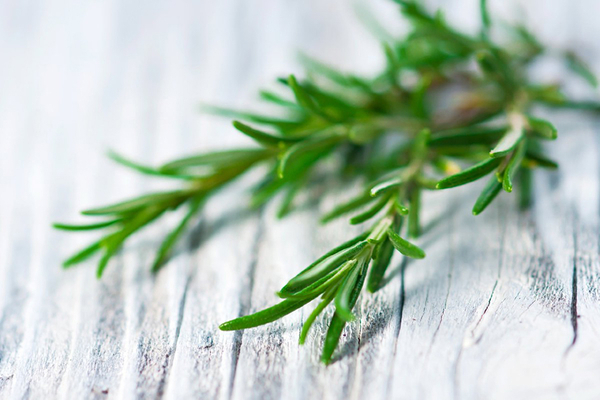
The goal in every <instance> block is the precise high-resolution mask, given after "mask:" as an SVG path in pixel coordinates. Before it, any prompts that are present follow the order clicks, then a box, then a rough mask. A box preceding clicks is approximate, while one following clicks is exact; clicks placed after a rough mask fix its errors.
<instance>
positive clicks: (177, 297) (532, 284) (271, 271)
mask: <svg viewBox="0 0 600 400" xmlns="http://www.w3.org/2000/svg"><path fill="white" fill-rule="evenodd" d="M431 3H432V4H443V5H444V7H445V8H447V9H448V10H449V11H448V15H449V19H450V20H452V19H457V20H458V21H460V23H461V24H463V25H464V26H465V28H466V29H475V28H476V19H475V16H476V3H477V1H474V0H473V1H468V0H454V1H447V2H441V1H440V2H431ZM490 3H492V7H493V8H494V9H495V10H496V11H497V12H498V13H499V14H500V15H504V16H506V18H513V19H514V18H515V15H516V14H518V15H519V18H520V17H521V16H528V17H529V18H530V20H531V21H532V24H533V25H534V27H535V29H536V31H537V32H539V33H540V35H541V36H542V37H543V38H544V39H547V40H549V41H550V42H551V43H553V44H554V45H555V46H557V47H559V48H566V47H572V46H576V47H577V48H580V49H582V50H583V51H584V52H586V53H585V54H586V55H588V56H589V57H588V59H591V60H598V58H597V57H596V55H597V52H598V44H597V43H595V42H596V41H595V38H596V37H597V35H598V33H600V27H599V26H598V24H597V22H596V17H595V16H597V15H598V12H599V11H600V5H599V4H598V2H594V1H591V0H589V1H584V0H580V1H567V0H564V1H563V0H560V1H555V2H543V1H541V0H536V1H527V2H525V1H523V2H515V1H512V2H494V1H491V2H490ZM367 6H368V7H371V8H373V9H374V13H375V14H376V15H378V16H379V17H381V18H382V19H383V20H384V21H385V22H386V23H387V24H388V25H390V29H391V30H392V31H401V30H402V26H398V25H394V24H395V21H396V15H395V13H396V9H395V7H393V6H392V5H390V4H383V3H382V4H379V3H377V4H368V5H367ZM515 10H521V11H518V12H515ZM297 49H302V50H304V51H306V52H307V53H309V54H311V55H316V56H319V57H321V58H324V59H325V60H328V61H329V62H332V63H335V64H337V65H341V66H345V67H347V68H349V69H353V70H358V71H363V72H368V71H371V70H373V68H375V67H376V66H377V65H378V64H379V63H380V62H381V61H382V60H381V55H380V54H379V48H378V45H377V43H376V41H375V40H374V39H373V38H371V37H370V36H369V35H368V34H367V33H366V31H365V29H364V27H362V26H360V25H359V24H357V23H356V16H355V14H354V12H353V8H352V6H351V5H350V4H348V3H347V2H345V1H343V0H327V1H318V0H310V1H305V2H294V1H288V0H285V1H269V0H256V1H253V2H248V1H243V0H221V1H218V2H217V1H213V2H210V1H203V2H192V1H187V0H175V1H160V0H154V1H148V2H134V1H131V0H127V1H116V0H111V1H103V2H80V1H69V0H64V1H59V2H43V1H30V2H13V1H10V0H8V1H0V54H1V55H2V60H3V61H2V62H0V398H2V399H26V398H35V399H37V398H44V399H51V398H60V399H76V398H77V399H78V398H114V399H130V398H166V399H184V398H200V399H305V398H323V399H348V398H349V399H388V398H394V399H554V398H556V399H594V398H598V395H599V393H600V383H599V381H598V379H597V376H598V373H600V345H598V343H600V311H599V307H598V302H599V300H600V259H599V256H598V250H599V242H598V238H599V235H598V232H599V229H600V220H599V219H600V210H599V207H600V165H599V160H600V138H599V137H600V136H599V132H598V131H599V128H600V124H599V122H598V119H597V118H593V117H591V116H586V117H582V116H581V115H580V114H574V113H566V112H565V113H554V114H553V115H552V116H551V117H552V119H553V120H554V121H555V122H556V123H557V126H558V128H559V131H560V138H559V140H558V142H557V143H556V144H555V145H553V146H552V149H553V150H552V151H553V153H554V157H555V158H556V159H557V160H559V162H560V164H561V169H560V171H558V172H553V173H548V172H539V173H537V174H536V198H535V204H534V206H533V207H532V208H531V209H530V210H529V211H525V212H520V211H518V208H517V205H516V200H515V198H514V196H503V197H502V198H501V199H500V201H499V204H496V205H493V206H492V207H491V208H490V209H489V210H488V211H486V212H485V213H484V214H482V215H481V216H480V217H477V218H474V217H472V216H471V213H470V208H471V203H472V201H473V199H474V198H475V196H476V194H477V193H478V190H479V189H480V188H479V187H478V186H477V185H473V186H472V187H466V188H460V189H456V190H453V191H450V192H435V193H430V194H428V195H427V196H426V197H425V199H424V201H425V207H424V209H425V210H426V211H427V212H426V214H425V215H424V218H423V220H424V224H425V227H426V229H425V234H424V236H423V237H422V238H421V239H420V240H419V244H421V245H423V246H425V248H426V249H427V254H428V257H427V258H426V259H425V260H423V261H419V262H412V261H411V262H407V261H406V260H403V259H401V258H400V257H398V258H397V259H394V262H393V268H392V272H391V274H390V276H389V278H388V283H387V285H386V286H385V288H383V289H382V290H381V291H380V292H378V293H377V294H375V295H368V294H363V295H362V296H361V298H360V300H359V303H358V305H357V308H356V312H357V314H358V317H359V318H358V321H357V322H355V323H353V324H349V325H348V326H347V327H346V328H345V331H344V334H343V337H342V341H341V344H340V350H339V351H338V353H337V356H336V361H335V362H334V363H333V364H332V365H331V366H329V367H324V366H322V365H321V364H320V363H319V356H320V349H321V345H322V339H323V336H324V333H325V330H326V328H327V325H326V323H325V322H326V319H322V318H321V319H319V320H317V322H316V323H315V325H314V327H313V330H312V331H311V333H310V335H309V337H308V340H307V343H306V344H305V345H304V346H303V347H300V346H298V345H297V341H298V337H299V331H300V326H301V323H302V321H303V320H304V319H305V318H306V316H307V315H308V314H307V313H308V312H310V309H311V307H307V309H304V310H301V311H298V312H296V313H294V314H292V315H290V316H288V317H286V318H284V319H282V320H280V321H277V322H275V323H273V324H271V325H268V326H266V327H261V328H257V329H253V330H249V331H244V332H227V333H224V332H220V331H219V330H218V328H217V327H218V324H219V323H221V322H223V321H224V320H226V319H229V318H233V317H236V316H239V315H243V314H247V313H249V312H252V311H255V310H258V309H260V308H262V307H265V306H268V305H271V304H274V302H275V301H276V298H275V296H274V295H273V294H274V292H275V290H276V289H278V288H279V287H280V286H281V285H282V284H283V283H284V282H285V281H286V279H287V278H289V277H290V276H292V274H294V273H296V272H297V271H298V270H299V269H300V268H302V267H303V266H304V265H306V264H308V263H309V262H310V261H311V260H312V259H314V258H315V257H317V256H318V255H319V254H320V253H322V252H323V251H325V250H327V249H328V248H329V247H330V246H332V245H335V244H336V243H339V242H340V241H342V240H344V239H346V238H347V237H349V235H350V233H351V232H349V231H348V228H347V226H346V224H345V222H343V221H342V222H340V223H333V224H332V225H330V226H326V227H320V226H319V225H318V223H317V220H318V215H319V212H322V211H324V210H326V209H329V208H330V207H331V206H332V205H333V204H334V203H336V202H337V201H339V198H338V197H337V196H329V195H328V196H325V197H324V198H321V199H319V201H312V202H309V203H310V206H307V207H304V208H302V209H301V210H299V211H298V212H297V213H294V214H293V215H291V216H290V217H289V218H287V219H285V220H282V221H278V220H276V218H275V217H274V215H275V205H274V204H271V205H269V206H267V207H265V208H264V209H262V210H260V211H256V212H251V211H246V210H245V208H244V201H245V200H246V199H247V195H246V193H247V192H246V190H245V189H246V188H247V186H248V185H249V184H251V183H252V182H253V180H254V178H255V177H253V176H249V177H248V178H247V179H246V180H244V181H242V182H240V183H239V184H236V185H234V186H233V187H231V188H229V189H228V190H226V191H224V192H223V193H221V194H219V196H218V197H217V198H214V199H213V201H211V202H210V203H209V204H208V206H207V208H206V210H205V211H204V212H203V213H202V215H201V216H200V217H199V218H198V219H197V221H195V223H194V228H193V229H192V231H191V232H190V233H189V234H188V235H187V236H186V238H185V240H184V241H183V243H181V244H180V246H179V248H178V250H177V252H176V255H175V256H174V257H173V258H172V260H170V261H169V263H168V265H167V266H166V267H165V268H164V269H163V270H162V271H161V272H160V273H159V274H158V275H157V276H156V277H153V276H152V275H151V274H150V273H149V265H150V263H151V260H152V256H153V252H154V250H155V249H156V246H157V243H158V240H159V238H160V237H161V235H163V234H164V233H165V232H167V231H168V229H169V227H170V226H172V223H173V222H174V221H175V219H173V218H167V220H166V221H164V222H161V223H159V224H156V225H154V226H152V227H151V228H149V229H148V230H147V231H145V232H144V233H143V234H142V235H141V236H140V237H137V238H133V239H132V240H131V241H130V242H129V243H128V244H127V246H126V248H125V250H124V251H123V252H122V253H121V254H120V255H119V256H118V257H117V258H116V259H115V260H114V261H113V262H112V263H111V264H110V265H109V268H108V269H107V272H106V274H105V277H104V278H103V279H102V280H100V281H98V280H96V279H95V278H94V271H93V265H92V264H91V263H90V264H86V265H83V266H81V267H78V268H75V269H72V270H68V271H63V270H61V269H60V268H59V265H60V262H61V260H62V259H63V258H64V257H65V255H67V254H68V253H69V252H70V251H73V250H75V249H77V248H78V247H80V246H81V245H83V244H85V243H86V242H87V241H88V240H91V239H90V238H88V237H84V235H68V234H64V233H59V232H55V231H53V230H51V228H50V223H51V222H52V221H55V220H61V221H68V220H72V219H73V218H74V217H75V216H76V215H77V211H78V210H80V209H81V208H83V207H86V206H93V205H98V204H102V203H105V202H108V201H112V200H116V199H120V198H123V197H126V196H130V195H134V194H136V193H139V192H143V191H149V190H152V189H156V188H159V187H163V186H164V182H160V181H156V180H150V179H144V178H142V177H139V176H137V175H135V174H133V173H130V172H126V171H122V170H121V169H119V168H118V167H116V166H113V165H112V164H110V163H109V162H108V161H107V160H106V158H105V157H104V155H103V151H104V150H105V149H107V148H109V147H110V148H114V149H116V150H118V151H119V152H121V153H123V154H125V155H127V156H130V157H134V158H136V159H138V160H141V161H143V162H148V163H158V162H161V161H164V160H167V159H169V158H170V157H174V156H178V155H181V154H187V153H190V152H194V151H197V150H207V149H212V148H216V147H231V146H234V145H238V144H240V143H246V142H245V141H244V138H240V137H239V135H236V134H235V133H233V132H232V129H231V128H230V127H229V124H228V123H227V122H226V121H220V120H217V119H214V118H211V117H207V116H200V115H198V114H197V112H196V111H197V107H196V106H197V105H198V104H199V103H201V102H211V103H216V104H223V105H228V106H234V107H242V108H244V107H245V108H250V107H252V106H253V104H254V103H255V102H254V99H255V97H254V96H255V95H254V93H255V91H256V89H257V88H258V87H259V86H261V85H267V84H268V83H269V82H270V79H271V78H272V77H273V76H277V75H281V74H285V73H289V72H290V71H291V72H298V71H299V68H298V66H297V63H296V62H295V59H294V56H295V53H296V50H297ZM595 66H596V67H598V64H597V63H596V64H595ZM596 69H597V70H598V68H596ZM539 74H540V76H541V75H544V76H548V77H552V76H556V75H557V74H560V70H557V69H556V68H554V67H553V66H544V67H540V71H539ZM572 91H573V92H574V93H581V92H582V89H581V85H580V83H579V82H576V81H574V82H573V83H572ZM442 216H444V218H441V217H442ZM330 315H331V311H329V312H328V313H326V317H329V316H330Z"/></svg>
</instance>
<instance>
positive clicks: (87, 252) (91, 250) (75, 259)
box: [63, 240, 102, 268]
mask: <svg viewBox="0 0 600 400" xmlns="http://www.w3.org/2000/svg"><path fill="white" fill-rule="evenodd" d="M101 243H102V241H101V240H99V241H97V242H95V243H92V244H91V245H89V246H88V247H86V248H85V249H83V250H81V251H79V252H77V253H76V254H74V255H72V256H71V257H69V258H67V259H66V260H65V261H64V262H63V267H65V268H68V267H72V266H73V265H76V264H79V263H81V262H83V261H85V260H87V259H88V258H90V257H91V256H93V255H94V254H96V253H97V252H98V251H100V249H101V248H102V247H101Z"/></svg>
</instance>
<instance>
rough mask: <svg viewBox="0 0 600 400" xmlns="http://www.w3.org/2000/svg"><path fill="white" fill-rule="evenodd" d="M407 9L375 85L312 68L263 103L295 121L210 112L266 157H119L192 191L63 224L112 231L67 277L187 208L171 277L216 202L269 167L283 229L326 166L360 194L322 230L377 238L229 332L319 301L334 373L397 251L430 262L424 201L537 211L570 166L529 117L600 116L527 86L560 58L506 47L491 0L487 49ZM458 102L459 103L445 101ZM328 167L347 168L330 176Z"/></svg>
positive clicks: (321, 263) (163, 256)
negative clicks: (426, 197) (344, 229)
mask: <svg viewBox="0 0 600 400" xmlns="http://www.w3.org/2000/svg"><path fill="white" fill-rule="evenodd" d="M394 1H395V3H397V4H398V5H399V7H400V10H401V12H402V14H403V15H404V16H405V17H406V19H407V20H408V21H409V22H410V24H411V26H412V30H411V31H410V32H409V33H408V34H407V35H406V36H405V37H403V38H402V39H399V40H395V41H390V42H388V43H384V44H383V49H384V54H385V57H386V65H385V66H384V68H383V70H382V71H381V72H380V73H379V74H377V75H375V76H374V77H373V78H364V77H359V76H355V75H352V74H347V73H343V72H340V71H338V70H335V69H333V68H330V67H329V66H326V65H324V64H322V63H319V62H317V61H315V60H312V59H310V58H308V57H304V59H303V61H304V63H305V64H306V67H307V70H308V76H309V77H310V78H309V79H304V80H299V79H297V78H296V77H295V76H293V75H292V76H289V77H287V78H280V79H279V80H278V83H279V84H280V85H282V87H283V88H284V89H285V90H286V91H287V93H288V95H287V96H286V95H281V94H278V93H276V92H272V91H262V92H261V93H260V95H261V98H262V100H264V101H267V102H269V103H271V104H273V105H276V106H278V107H280V108H281V110H282V113H281V114H282V116H280V117H271V116H265V115H260V114H254V113H248V112H237V111H233V110H228V109H223V108H215V107H213V108H210V109H208V111H210V112H213V113H216V114H220V115H224V116H228V117H233V118H235V119H236V120H235V121H234V122H233V126H234V128H235V129H236V130H238V131H239V132H241V133H242V134H244V135H246V136H248V137H250V138H252V139H253V140H254V141H255V142H256V144H257V145H258V146H256V147H252V148H243V149H236V150H226V151H218V152H211V153H204V154H199V155H193V156H189V157H185V158H181V159H178V160H174V161H171V162H169V163H166V164H164V165H162V166H160V167H158V168H153V167H148V166H144V165H139V164H137V163H134V162H132V161H130V160H127V159H125V158H123V157H121V156H119V155H116V154H112V155H111V157H112V158H113V159H114V160H115V161H116V162H118V163H120V164H122V165H124V166H126V167H129V168H133V169H135V170H137V171H138V172H140V173H143V174H147V175H154V176H158V177H162V178H166V179H174V180H179V181H181V182H182V186H181V188H180V189H178V190H174V191H169V192H158V193H151V194H147V195H144V196H140V197H137V198H134V199H129V200H126V201H124V202H120V203H117V204H112V205H109V206H105V207H100V208H96V209H91V210H87V211H83V214H84V215H86V216H92V217H102V218H104V219H103V220H102V221H100V222H94V223H92V224H86V225H65V224H55V225H54V226H55V227H56V228H58V229H63V230H68V231H76V230H98V231H103V232H104V235H103V236H102V238H101V239H100V240H98V241H96V242H94V243H93V244H91V245H90V246H88V247H87V248H85V249H83V250H82V251H80V252H78V253H77V254H75V255H73V256H72V257H70V258H69V259H67V260H66V261H65V263H64V266H65V267H69V266H71V265H75V264H77V263H81V262H83V261H84V260H86V259H88V258H89V257H91V256H93V255H95V254H96V253H101V257H100V261H99V264H98V269H97V274H98V276H99V277H100V276H101V275H102V273H103V271H104V269H105V268H106V266H107V264H108V262H109V260H110V259H111V257H112V256H114V255H115V254H116V253H117V251H118V250H119V249H120V248H121V246H122V245H123V243H124V242H125V241H126V240H127V239H128V238H129V237H130V236H131V235H133V234H134V233H136V232H138V231H139V230H140V229H142V228H143V227H145V226H147V225H148V224H150V223H152V222H154V221H155V220H157V219H158V218H159V217H160V216H161V215H163V214H164V213H165V212H168V211H172V210H175V209H178V208H180V207H187V208H188V211H187V212H186V213H185V214H184V217H183V218H182V219H181V221H180V223H179V224H177V225H176V226H175V227H174V229H173V231H172V232H171V233H170V234H169V235H167V237H166V238H165V239H164V241H163V243H162V245H161V246H160V248H159V251H158V253H157V256H156V259H155V262H154V264H153V266H152V271H154V272H156V271H158V270H159V268H160V267H161V266H162V265H163V264H164V262H165V261H166V260H167V259H168V257H169V254H170V251H171V250H172V248H173V246H174V245H175V243H176V242H177V240H178V239H179V238H180V236H181V235H182V234H183V232H185V230H186V227H187V226H188V225H189V224H190V223H191V221H192V219H193V217H194V216H195V215H197V214H198V213H199V211H200V210H201V208H202V205H203V204H204V203H205V202H206V201H207V200H208V198H209V197H210V196H211V195H212V194H214V193H215V192H217V191H218V190H219V189H221V188H222V187H224V186H226V185H227V184H228V183H230V182H232V181H233V180H235V179H236V178H238V177H239V176H241V175H243V174H245V173H246V172H247V171H249V170H250V169H253V168H254V167H255V166H257V165H260V164H262V165H267V166H268V167H269V168H268V169H269V172H268V173H267V174H266V175H265V177H264V179H263V180H262V182H261V184H260V185H258V186H256V187H255V188H254V189H253V193H252V201H251V203H252V205H253V206H255V207H256V206H260V205H262V204H264V203H265V202H267V201H269V200H271V199H272V198H273V197H275V196H276V195H278V194H279V193H282V195H283V201H282V204H281V208H280V210H279V213H278V215H279V216H284V215H286V214H287V213H289V212H290V211H291V210H292V209H293V208H294V205H295V199H296V196H297V194H298V193H299V192H301V191H302V190H310V187H311V186H312V185H313V184H314V183H315V182H316V181H317V179H316V175H317V171H316V169H317V167H318V168H319V170H320V173H321V174H322V173H325V174H326V175H327V176H329V177H332V178H334V179H338V180H341V179H346V180H350V181H352V182H360V183H361V184H362V185H363V189H362V190H361V191H360V193H359V194H358V195H357V196H356V197H354V198H352V199H350V200H349V201H347V202H344V203H342V204H340V205H338V206H337V207H336V208H334V209H333V210H331V211H330V212H328V213H327V214H325V215H324V216H323V218H322V220H323V222H327V221H330V220H332V219H335V218H339V217H342V216H345V215H348V214H352V217H351V218H350V223H351V224H363V223H367V224H368V228H366V229H365V230H364V232H363V233H362V234H360V235H358V236H356V237H355V238H353V239H351V240H349V241H347V242H345V243H343V244H341V245H340V246H338V247H336V248H334V249H332V250H331V251H329V252H327V253H326V254H324V255H323V256H322V257H320V258H319V259H317V260H316V261H315V262H314V263H312V264H311V265H309V266H308V267H306V268H305V269H304V270H302V271H301V272H300V273H299V274H297V275H296V276H295V277H293V278H292V279H291V280H290V281H289V282H288V283H287V284H285V285H284V286H283V287H282V288H281V290H280V291H279V292H278V295H279V296H280V297H281V298H282V301H281V302H280V303H278V304H276V305H274V306H272V307H270V308H267V309H265V310H262V311H259V312H257V313H255V314H252V315H247V316H242V317H240V318H237V319H234V320H232V321H229V322H225V323H224V324H222V325H221V326H220V328H221V329H222V330H237V329H247V328H251V327H256V326H259V325H263V324H266V323H269V322H272V321H274V320H276V319H279V318H281V317H283V316H285V315H287V314H289V313H291V312H293V311H295V310H297V309H299V308H301V307H303V306H305V305H306V304H308V303H309V302H311V301H313V300H316V299H317V298H320V301H319V303H318V305H317V306H316V308H315V309H314V311H313V312H312V313H311V314H310V316H309V317H308V318H307V320H306V321H305V323H304V325H303V327H302V331H301V334H300V343H304V341H305V339H306V337H307V334H308V332H309V330H310V327H311V325H312V324H313V323H314V322H315V320H316V318H317V317H318V316H319V314H320V313H322V312H323V311H324V310H325V309H326V307H327V306H328V305H329V304H331V303H333V306H334V308H335V312H334V314H333V317H332V319H331V321H330V324H329V329H328V331H327V334H326V337H325V340H324V346H323V353H322V361H323V362H324V363H329V362H331V360H332V355H333V353H334V351H335V349H336V348H337V345H338V342H339V339H340V336H341V333H342V330H343V328H344V326H345V324H346V323H348V322H351V321H353V320H354V319H355V316H354V314H353V312H352V309H353V307H354V305H355V304H356V301H357V299H358V297H359V295H360V293H361V291H362V288H363V286H364V285H365V283H366V287H367V290H368V291H369V292H375V291H377V290H378V289H379V288H380V287H381V283H382V280H383V277H384V276H385V273H386V269H387V268H388V267H389V265H390V261H391V259H392V255H393V253H394V251H398V252H399V253H401V254H402V255H404V256H406V257H410V258H414V259H421V258H424V257H425V252H424V251H423V250H422V249H421V248H419V247H418V246H417V245H415V244H414V243H411V242H410V241H408V240H407V237H412V238H415V237H418V235H419V231H420V227H419V211H420V199H421V195H422V192H423V190H435V189H448V188H453V187H456V186H460V185H464V184H467V183H470V182H473V181H477V180H481V179H486V180H487V184H486V185H485V187H484V189H483V191H482V192H481V194H480V196H479V197H478V198H477V199H476V201H475V204H474V207H473V214H475V215H477V214H479V213H481V212H483V211H484V210H485V208H486V207H487V206H488V205H489V204H490V203H491V202H492V201H493V200H494V198H496V197H497V196H498V195H499V193H500V192H501V191H502V190H504V191H506V192H511V191H512V190H513V188H514V186H515V183H518V184H519V185H520V187H521V189H522V190H521V201H520V203H521V205H522V206H526V205H528V204H529V203H530V200H531V195H532V194H531V179H532V177H531V170H532V169H534V168H537V167H542V168H556V167H557V164H556V163H555V162H554V161H552V160H550V159H549V158H548V157H547V156H546V155H545V154H544V151H543V144H542V142H544V141H547V140H553V139H556V136H557V132H556V129H555V128H554V126H553V125H552V124H551V123H549V122H548V121H545V120H543V119H540V118H539V117H535V116H532V115H530V112H531V110H532V108H533V107H534V106H536V105H542V106H544V105H545V106H551V107H563V108H577V109H589V110H593V111H598V110H600V105H599V104H598V103H594V102H576V101H572V100H570V99H568V98H567V97H566V96H565V95H564V94H563V93H562V91H561V90H560V88H559V86H557V85H556V84H554V83H551V84H543V85H540V84H534V83H532V82H531V81H530V80H529V79H528V74H527V72H528V68H529V66H530V64H531V63H532V62H533V61H534V60H535V59H537V58H538V57H540V56H542V55H546V56H547V55H549V53H548V52H547V51H546V49H545V47H543V46H542V45H541V44H540V43H539V41H538V40H537V39H536V38H535V37H534V36H533V35H532V34H531V33H530V32H528V31H527V30H526V29H525V28H524V27H522V26H518V27H515V28H513V30H512V32H511V33H512V35H511V41H510V42H509V43H508V44H503V43H499V42H496V41H494V40H493V37H494V33H495V32H494V29H493V28H494V25H493V24H492V19H491V18H490V15H489V13H488V11H487V7H486V1H485V0H481V1H480V6H481V12H480V15H481V22H482V29H481V31H480V33H479V34H478V35H475V36H473V35H468V34H466V33H463V32H460V31H459V30H457V29H455V28H454V27H452V26H450V25H449V24H448V23H447V22H446V21H445V20H444V18H443V15H442V14H441V13H440V12H438V13H436V14H431V13H429V12H427V10H426V9H425V8H424V7H422V6H421V5H419V4H418V3H416V2H413V1H408V0H394ZM560 57H562V59H563V60H564V61H565V62H566V63H567V65H568V66H569V67H570V68H571V69H572V70H573V72H574V73H576V74H578V75H579V76H581V77H582V78H584V79H585V80H586V81H587V82H588V83H589V84H590V85H592V86H596V85H597V80H596V78H595V76H594V75H593V74H592V73H591V71H590V70H589V68H588V67H587V66H586V64H585V63H584V62H583V61H581V60H580V59H579V58H578V57H577V56H576V55H575V54H574V53H572V52H562V53H560ZM474 63H475V65H476V66H477V68H473V64H474ZM448 93H451V94H453V96H454V97H453V98H452V99H451V100H450V101H448V100H446V101H441V100H440V99H443V98H447V96H448ZM241 121H245V122H241ZM326 159H334V160H337V162H335V163H324V162H323V161H324V160H326ZM460 166H464V169H462V170H461V168H460Z"/></svg>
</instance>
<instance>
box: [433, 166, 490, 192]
mask: <svg viewBox="0 0 600 400" xmlns="http://www.w3.org/2000/svg"><path fill="white" fill-rule="evenodd" d="M501 162H502V159H501V158H488V159H486V160H483V161H481V162H480V163H478V164H475V165H473V166H472V167H470V168H467V169H465V170H464V171H462V172H459V173H458V174H454V175H451V176H449V177H447V178H444V179H442V180H441V181H439V182H438V184H437V185H436V187H437V188H438V189H448V188H453V187H456V186H461V185H464V184H467V183H470V182H473V181H476V180H477V179H479V178H481V177H482V176H485V175H487V174H489V173H490V172H492V171H493V170H494V169H496V167H498V166H499V165H500V163H501Z"/></svg>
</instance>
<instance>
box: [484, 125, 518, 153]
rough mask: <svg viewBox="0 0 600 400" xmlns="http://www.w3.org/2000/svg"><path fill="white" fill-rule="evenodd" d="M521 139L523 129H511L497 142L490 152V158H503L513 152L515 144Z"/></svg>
mask: <svg viewBox="0 0 600 400" xmlns="http://www.w3.org/2000/svg"><path fill="white" fill-rule="evenodd" d="M521 139H523V129H522V128H515V129H511V130H509V131H508V132H506V134H505V135H504V136H502V139H500V141H499V142H498V144H497V145H496V147H494V148H493V149H492V151H490V156H491V157H495V158H497V157H503V156H505V155H507V154H508V153H510V152H511V151H513V149H514V148H515V147H516V146H517V144H518V143H519V142H520V141H521Z"/></svg>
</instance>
